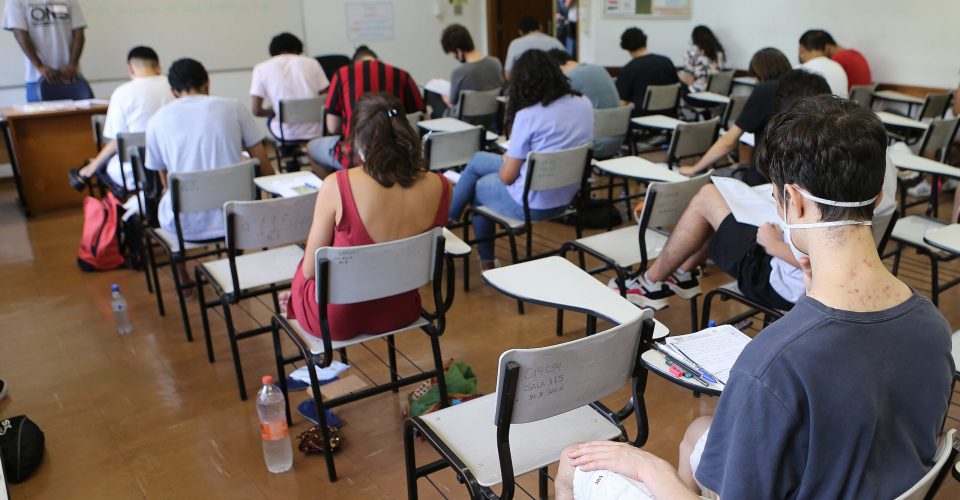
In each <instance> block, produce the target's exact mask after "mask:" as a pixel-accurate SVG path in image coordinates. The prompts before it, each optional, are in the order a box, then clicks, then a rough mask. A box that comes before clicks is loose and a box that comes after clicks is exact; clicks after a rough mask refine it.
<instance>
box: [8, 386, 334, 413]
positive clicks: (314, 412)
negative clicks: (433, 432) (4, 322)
mask: <svg viewBox="0 0 960 500" xmlns="http://www.w3.org/2000/svg"><path fill="white" fill-rule="evenodd" d="M5 397H7V381H6V380H3V379H2V378H0V401H3V398H5ZM314 414H316V412H314Z"/></svg>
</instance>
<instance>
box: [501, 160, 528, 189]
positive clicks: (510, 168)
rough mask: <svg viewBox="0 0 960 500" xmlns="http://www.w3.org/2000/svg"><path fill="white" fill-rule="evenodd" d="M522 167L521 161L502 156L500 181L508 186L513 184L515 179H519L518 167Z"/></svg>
mask: <svg viewBox="0 0 960 500" xmlns="http://www.w3.org/2000/svg"><path fill="white" fill-rule="evenodd" d="M522 165H523V160H521V159H519V158H511V157H509V156H506V155H504V156H503V165H501V166H500V181H502V182H503V183H504V184H506V185H508V186H509V185H510V184H513V183H514V181H516V180H517V177H520V167H521V166H522Z"/></svg>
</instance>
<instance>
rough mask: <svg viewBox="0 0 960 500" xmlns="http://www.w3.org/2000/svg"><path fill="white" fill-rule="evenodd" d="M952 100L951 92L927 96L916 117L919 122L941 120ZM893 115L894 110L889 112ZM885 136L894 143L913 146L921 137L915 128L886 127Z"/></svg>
mask: <svg viewBox="0 0 960 500" xmlns="http://www.w3.org/2000/svg"><path fill="white" fill-rule="evenodd" d="M952 98H953V93H952V92H941V93H936V94H927V97H926V98H925V99H924V100H923V106H921V107H920V114H918V115H917V120H919V121H930V120H936V119H940V118H943V117H944V115H946V113H947V109H949V108H950V101H951V99H952ZM889 112H891V113H894V114H900V113H897V112H896V111H895V110H893V111H889ZM887 129H888V130H887V135H888V136H890V138H891V139H893V140H896V141H903V142H906V143H907V144H909V145H912V144H915V143H916V142H917V141H918V140H920V139H921V138H922V137H923V136H922V135H921V134H919V133H918V132H917V129H916V128H911V127H903V128H900V127H890V126H887Z"/></svg>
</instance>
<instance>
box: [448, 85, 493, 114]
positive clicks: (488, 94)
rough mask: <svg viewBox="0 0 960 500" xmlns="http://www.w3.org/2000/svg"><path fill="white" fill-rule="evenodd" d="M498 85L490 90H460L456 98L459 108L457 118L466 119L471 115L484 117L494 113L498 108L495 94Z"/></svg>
mask: <svg viewBox="0 0 960 500" xmlns="http://www.w3.org/2000/svg"><path fill="white" fill-rule="evenodd" d="M500 91H501V89H500V87H497V88H495V89H492V90H462V91H460V97H459V100H458V103H459V106H460V109H459V113H458V115H457V118H459V119H461V120H466V119H468V118H472V117H486V116H491V115H496V114H497V111H499V109H500V103H499V102H497V96H499V95H500Z"/></svg>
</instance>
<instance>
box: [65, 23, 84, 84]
mask: <svg viewBox="0 0 960 500" xmlns="http://www.w3.org/2000/svg"><path fill="white" fill-rule="evenodd" d="M86 41H87V39H86V36H85V35H84V34H83V28H77V29H75V30H73V40H71V41H70V63H69V64H67V65H66V66H64V67H62V68H58V70H59V72H60V78H61V80H62V81H63V82H64V83H70V82H72V81H73V80H74V79H75V78H76V77H77V68H78V67H79V66H80V55H81V54H83V44H84V43H86Z"/></svg>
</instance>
